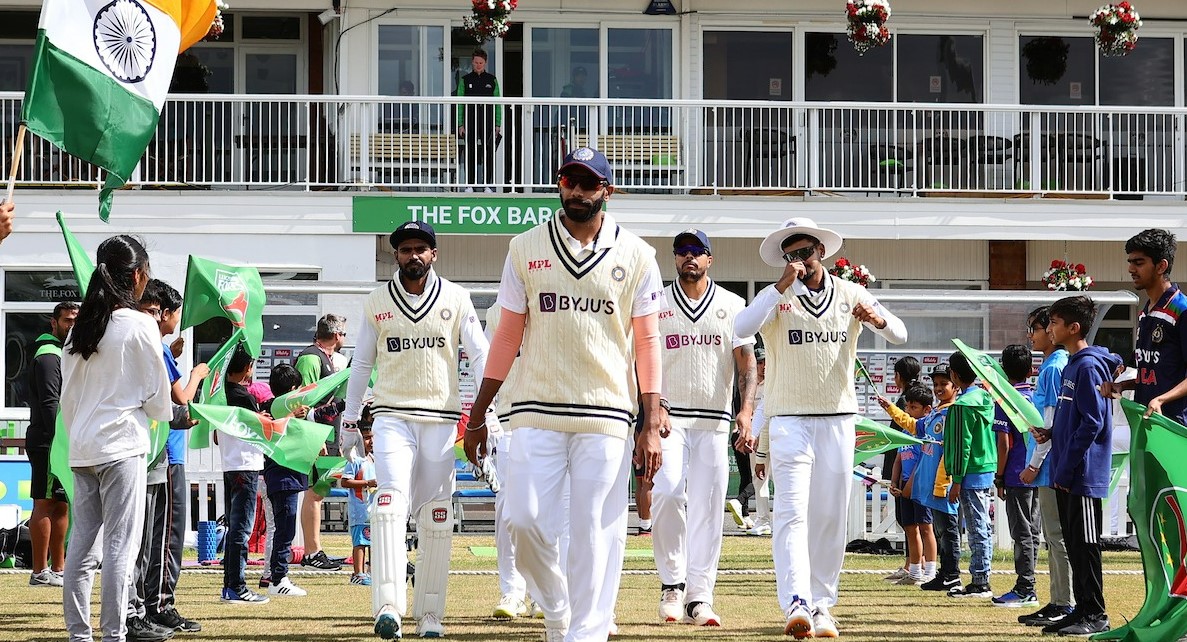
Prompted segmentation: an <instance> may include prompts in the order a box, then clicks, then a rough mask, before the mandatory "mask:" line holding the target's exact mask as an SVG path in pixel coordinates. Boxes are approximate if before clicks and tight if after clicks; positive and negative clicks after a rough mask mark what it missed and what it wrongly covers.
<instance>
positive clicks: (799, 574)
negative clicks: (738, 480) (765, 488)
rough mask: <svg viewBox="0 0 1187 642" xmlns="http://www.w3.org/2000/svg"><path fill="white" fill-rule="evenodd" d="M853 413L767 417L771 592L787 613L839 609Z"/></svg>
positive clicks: (852, 436)
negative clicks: (802, 606)
mask: <svg viewBox="0 0 1187 642" xmlns="http://www.w3.org/2000/svg"><path fill="white" fill-rule="evenodd" d="M856 423H857V417H856V415H838V416H833V417H786V416H785V417H772V418H771V426H770V442H771V446H770V447H771V453H770V459H771V477H772V478H773V479H774V481H775V513H774V519H773V520H772V525H771V528H772V536H773V537H772V540H771V546H772V548H773V553H774V558H775V586H776V588H777V590H778V592H779V606H780V608H782V609H783V612H784V613H786V612H787V610H788V609H789V608H791V606H792V605H793V604H794V603H795V601H796V600H797V599H800V600H803V601H804V602H806V603H807V604H808V606H809V607H817V606H825V607H832V606H833V605H834V604H836V603H837V584H838V583H839V581H840V577H841V564H842V563H843V562H844V561H845V530H846V525H847V517H848V513H849V491H850V488H851V487H852V485H853V484H852V475H853V447H854V440H855V430H854V427H855V425H856Z"/></svg>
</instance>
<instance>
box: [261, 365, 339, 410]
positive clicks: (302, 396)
mask: <svg viewBox="0 0 1187 642" xmlns="http://www.w3.org/2000/svg"><path fill="white" fill-rule="evenodd" d="M349 379H350V368H343V369H342V370H341V371H339V372H335V373H334V374H332V375H330V376H328V377H326V378H324V379H318V380H317V381H314V382H313V383H311V384H308V385H305V386H302V387H300V388H297V389H296V390H293V391H292V392H286V393H284V394H283V395H280V396H279V397H277V398H275V399H273V400H272V415H273V416H277V415H279V416H282V417H284V416H288V415H291V414H293V413H294V412H296V411H297V409H298V408H300V407H301V406H309V407H310V408H312V407H314V406H316V405H317V404H319V403H321V402H322V400H324V399H325V398H326V397H329V396H331V395H334V394H335V393H336V392H337V391H338V388H339V387H340V386H342V385H343V384H345V383H346V382H347V380H349Z"/></svg>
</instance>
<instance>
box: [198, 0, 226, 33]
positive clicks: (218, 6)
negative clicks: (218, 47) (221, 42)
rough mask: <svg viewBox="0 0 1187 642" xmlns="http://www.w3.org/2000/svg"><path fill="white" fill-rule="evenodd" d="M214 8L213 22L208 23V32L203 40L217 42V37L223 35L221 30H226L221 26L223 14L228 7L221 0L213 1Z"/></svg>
mask: <svg viewBox="0 0 1187 642" xmlns="http://www.w3.org/2000/svg"><path fill="white" fill-rule="evenodd" d="M214 7H215V9H214V20H213V21H212V22H211V23H210V30H209V31H207V32H206V36H205V37H203V38H202V39H203V40H208V41H209V40H218V38H219V36H221V35H223V30H224V29H226V25H225V24H223V12H224V11H226V10H227V9H229V8H230V7H229V6H227V3H225V2H223V0H215V1H214Z"/></svg>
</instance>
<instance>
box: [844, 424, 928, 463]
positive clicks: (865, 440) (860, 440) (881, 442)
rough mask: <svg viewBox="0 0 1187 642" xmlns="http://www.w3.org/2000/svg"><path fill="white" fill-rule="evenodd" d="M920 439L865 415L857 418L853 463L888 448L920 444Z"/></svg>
mask: <svg viewBox="0 0 1187 642" xmlns="http://www.w3.org/2000/svg"><path fill="white" fill-rule="evenodd" d="M921 443H923V442H922V441H921V440H919V439H916V438H915V437H912V436H911V435H908V434H906V433H904V432H899V431H898V430H895V429H894V428H891V427H890V426H884V425H882V424H880V423H877V422H875V421H871V420H869V419H866V418H865V417H858V418H857V443H856V445H855V447H854V454H853V463H854V464H860V463H862V462H864V461H866V460H867V459H870V458H871V457H873V456H875V455H879V454H882V453H884V452H886V451H888V450H893V449H895V448H900V447H902V446H910V445H911V444H921Z"/></svg>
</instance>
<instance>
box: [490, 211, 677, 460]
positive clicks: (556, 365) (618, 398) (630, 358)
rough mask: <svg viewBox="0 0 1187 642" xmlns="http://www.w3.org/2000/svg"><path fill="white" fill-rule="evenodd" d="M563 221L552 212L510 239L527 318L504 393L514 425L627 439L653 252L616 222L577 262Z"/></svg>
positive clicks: (632, 411)
mask: <svg viewBox="0 0 1187 642" xmlns="http://www.w3.org/2000/svg"><path fill="white" fill-rule="evenodd" d="M560 225H561V223H560V221H559V218H554V219H552V220H551V221H549V222H548V223H545V224H542V225H539V226H537V227H535V228H533V229H531V230H528V231H527V232H524V233H523V234H520V235H519V236H517V237H515V238H514V239H512V240H511V246H510V252H509V258H508V260H509V261H510V262H511V267H512V269H514V270H515V271H516V273H517V275H518V276H519V278H520V279H521V280H522V282H523V284H524V287H525V293H526V298H527V314H528V323H527V329H526V332H525V334H524V341H523V345H522V348H521V352H520V356H519V359H517V368H518V371H517V375H516V376H517V384H518V385H517V386H516V388H515V389H514V390H511V391H509V392H510V394H511V409H510V410H509V411H508V413H507V414H508V415H509V417H510V419H511V425H510V428H511V429H512V430H514V429H516V428H520V427H523V426H529V427H532V428H543V429H547V430H557V431H560V432H582V433H597V434H605V435H613V436H616V437H621V438H623V439H626V438H627V437H628V436H629V435H630V430H631V428H632V426H633V425H634V413H635V399H636V396H637V393H636V390H637V382H636V379H635V372H634V368H635V363H634V362H635V359H634V344H633V341H634V338H633V328H632V325H631V323H632V321H631V319H632V312H633V309H634V299H635V293H636V291H637V290H638V289H639V287H640V283H641V281H642V280H643V278H644V276H645V274H646V271H647V268H648V267H649V266H650V265H651V264H653V263H654V255H655V250H654V249H652V248H651V246H649V245H647V244H646V243H645V242H643V240H642V239H640V238H639V237H637V236H635V235H634V234H631V233H630V232H628V231H626V230H624V229H622V228H621V227H617V226H616V227H617V229H616V232H615V236H614V239H615V240H614V243H613V244H611V245H609V246H608V247H603V248H596V247H595V249H594V251H593V252H591V253H585V254H584V255H583V258H580V259H578V258H577V256H575V255H574V254H573V253H572V250H571V249H570V248H569V246H568V245H567V244H566V242H565V240H564V238H563V237H562V233H561V231H560V230H559V229H558V228H559V227H560ZM659 295H660V292H658V291H657V292H655V294H654V296H659Z"/></svg>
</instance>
